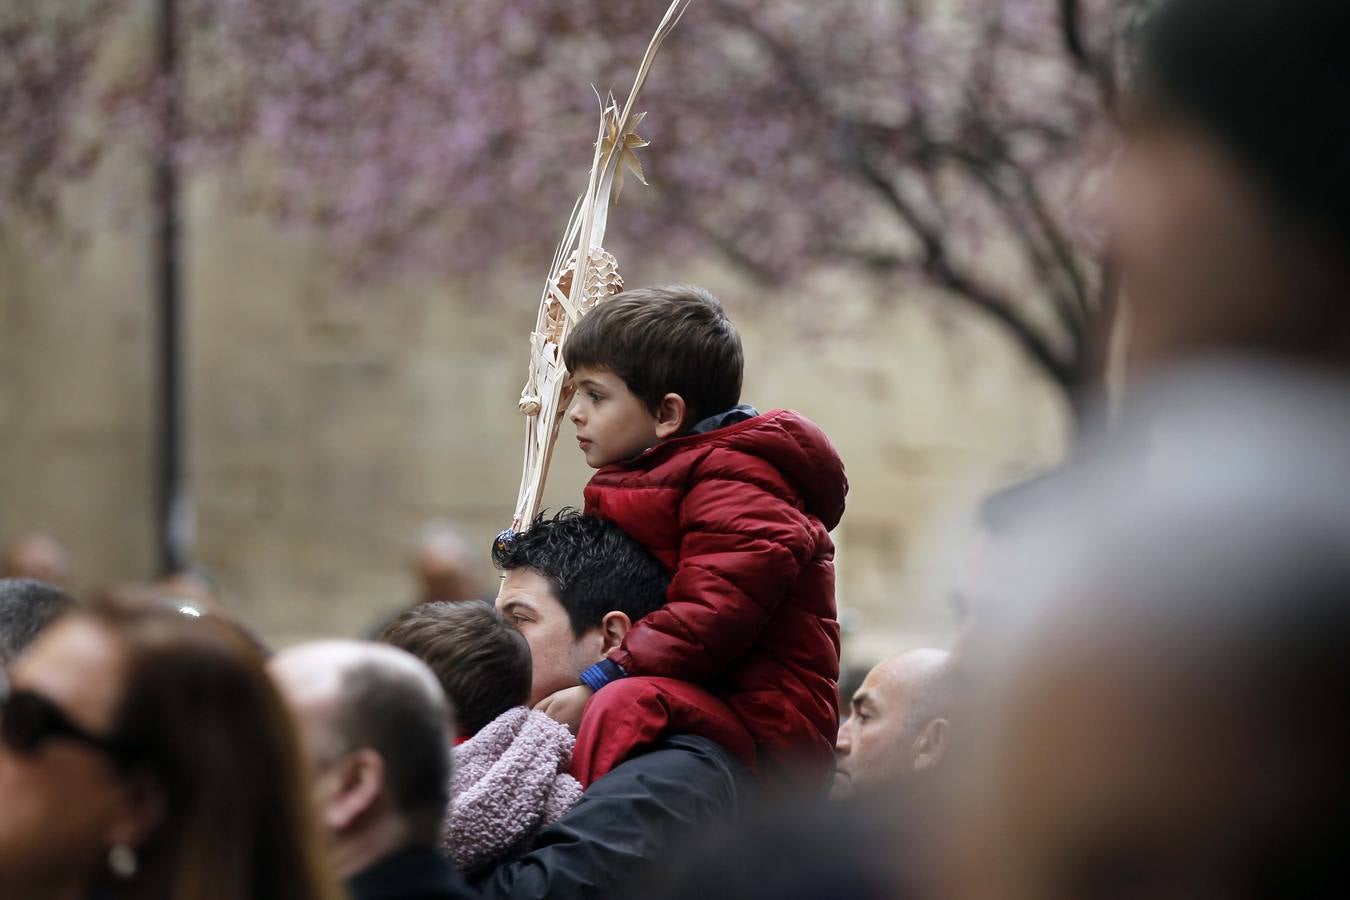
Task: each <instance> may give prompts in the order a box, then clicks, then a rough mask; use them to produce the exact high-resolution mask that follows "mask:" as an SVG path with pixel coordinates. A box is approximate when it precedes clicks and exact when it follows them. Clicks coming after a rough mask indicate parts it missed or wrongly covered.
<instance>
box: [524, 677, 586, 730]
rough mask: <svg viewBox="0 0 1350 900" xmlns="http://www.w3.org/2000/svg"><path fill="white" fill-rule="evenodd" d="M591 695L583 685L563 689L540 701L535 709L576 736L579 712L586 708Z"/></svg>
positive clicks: (579, 719) (579, 722) (579, 717)
mask: <svg viewBox="0 0 1350 900" xmlns="http://www.w3.org/2000/svg"><path fill="white" fill-rule="evenodd" d="M593 693H595V692H594V691H592V690H591V689H590V688H588V687H586V685H584V684H579V685H577V686H576V687H570V688H563V689H562V690H561V691H557V692H556V693H553V694H549V695H548V696H547V697H545V698H544V699H543V700H540V701H539V703H538V704H537V705H536V706H535V709H537V710H539V711H540V712H541V713H543V714H544V715H546V716H548V717H549V718H550V719H553V720H554V721H555V722H561V723H562V724H564V725H566V726H567V728H568V730H570V731H571V732H572V733H573V734H576V733H577V728H579V727H580V726H581V711H582V710H583V709H585V708H586V701H587V700H589V699H591V694H593Z"/></svg>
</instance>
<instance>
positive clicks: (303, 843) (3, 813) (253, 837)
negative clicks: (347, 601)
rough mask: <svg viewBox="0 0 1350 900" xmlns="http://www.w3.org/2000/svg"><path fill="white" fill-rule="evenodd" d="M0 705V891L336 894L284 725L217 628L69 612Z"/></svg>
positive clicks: (145, 615)
mask: <svg viewBox="0 0 1350 900" xmlns="http://www.w3.org/2000/svg"><path fill="white" fill-rule="evenodd" d="M3 697H4V699H3V703H2V704H0V797H3V798H4V802H3V803H0V896H4V897H52V898H56V897H87V896H93V895H95V894H96V893H97V894H98V896H108V897H116V898H152V897H153V898H160V897H174V898H182V900H208V898H211V900H214V898H220V900H234V898H244V897H249V898H257V900H264V898H272V900H283V898H301V900H317V898H325V900H326V898H330V897H334V896H335V894H334V887H333V885H332V884H331V883H330V881H329V879H328V876H327V874H326V871H325V870H326V864H325V863H326V861H325V859H324V858H323V856H322V854H321V853H320V850H319V843H318V832H317V830H316V828H315V825H314V822H313V821H312V818H311V815H310V805H309V797H308V794H307V791H306V782H305V769H304V767H303V765H302V763H301V759H300V755H299V747H298V744H297V742H296V739H295V735H294V732H293V730H292V726H291V723H290V718H289V716H288V715H287V712H286V709H285V707H284V706H283V704H282V702H281V698H280V696H279V695H278V694H277V692H276V690H275V688H274V687H273V686H272V683H271V681H270V679H269V678H268V677H267V673H266V672H265V671H264V669H263V665H262V660H261V658H260V657H259V655H258V653H257V651H256V650H255V649H254V647H253V646H252V645H251V644H249V643H248V642H247V640H246V639H244V638H243V637H242V636H241V635H240V634H239V633H238V632H237V631H236V630H235V629H233V628H231V627H230V626H229V625H227V624H225V623H223V622H220V621H217V620H215V619H214V618H212V617H205V618H191V617H187V616H184V615H181V614H179V613H178V612H176V611H173V610H167V609H164V608H162V607H134V606H118V605H110V604H100V605H95V606H93V607H91V608H88V609H82V610H79V611H76V612H72V613H69V614H68V615H66V616H65V617H63V618H62V619H60V620H58V621H57V622H56V623H55V624H53V625H52V626H51V627H50V628H48V629H47V630H46V631H44V632H43V633H42V635H41V636H40V637H39V638H38V639H37V641H36V642H35V643H34V644H33V645H32V646H31V647H29V648H28V650H27V651H26V652H25V653H24V654H23V655H22V656H21V657H20V658H19V659H18V661H16V662H15V663H14V665H13V666H12V667H11V668H10V671H9V678H8V685H7V687H6V688H5V689H4V691H3ZM100 891H102V893H99V892H100Z"/></svg>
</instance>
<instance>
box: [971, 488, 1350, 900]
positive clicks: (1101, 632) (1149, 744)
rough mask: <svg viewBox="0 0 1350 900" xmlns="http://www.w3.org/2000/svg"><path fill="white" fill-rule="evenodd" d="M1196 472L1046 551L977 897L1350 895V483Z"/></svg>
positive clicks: (1003, 663)
mask: <svg viewBox="0 0 1350 900" xmlns="http://www.w3.org/2000/svg"><path fill="white" fill-rule="evenodd" d="M1194 466H1195V469H1194V471H1193V472H1192V473H1191V475H1190V476H1189V477H1187V478H1185V479H1183V480H1180V481H1178V482H1177V483H1176V484H1174V485H1173V489H1172V490H1152V491H1141V490H1140V489H1139V487H1138V485H1136V484H1130V483H1120V484H1118V485H1115V486H1109V485H1108V486H1103V485H1100V484H1099V485H1098V488H1099V489H1098V490H1096V491H1095V492H1094V493H1093V494H1092V497H1091V502H1089V503H1086V504H1084V505H1083V506H1082V507H1079V508H1074V507H1071V506H1069V505H1067V504H1066V505H1065V506H1064V507H1063V508H1062V509H1061V510H1060V513H1061V515H1060V517H1059V520H1058V522H1056V523H1055V524H1053V525H1051V526H1049V527H1047V528H1046V531H1045V533H1044V534H1043V535H1042V536H1041V539H1040V540H1037V541H1035V542H1028V543H1027V544H1026V545H1025V548H1024V552H1026V553H1028V554H1030V556H1029V558H1027V559H1025V560H1024V562H1025V565H1024V568H1023V569H1022V570H1021V571H1022V572H1024V573H1027V574H1026V577H1024V578H1022V579H1021V580H1019V581H1018V582H1017V583H1014V584H1010V585H1009V591H1010V593H1018V592H1020V593H1021V594H1023V595H1024V596H1021V597H1019V600H1021V601H1022V602H1021V604H1020V605H1019V606H1018V607H1017V609H1016V611H1015V614H1014V615H1013V616H1012V617H1011V618H1012V619H1014V620H1015V621H1013V622H1011V623H1009V624H1008V625H1007V627H1005V628H1004V629H1003V630H1002V632H1001V634H1000V640H1001V644H1000V645H999V646H998V648H997V652H996V656H995V658H994V659H993V660H991V661H990V663H989V665H988V667H987V668H986V670H985V672H984V673H983V675H982V677H983V682H982V684H981V685H980V696H979V697H978V699H977V701H976V702H975V704H974V709H975V713H974V715H975V723H976V733H975V734H974V740H973V741H972V742H971V744H970V747H969V748H968V749H969V750H970V753H969V755H968V756H966V757H964V758H962V759H960V762H959V765H960V766H961V768H960V771H959V772H958V773H957V777H956V779H955V781H956V782H957V783H959V787H960V790H961V792H962V796H963V801H964V802H963V808H964V812H965V815H964V816H962V817H959V818H958V820H957V826H956V830H957V833H958V834H959V835H960V838H959V839H958V840H957V842H956V843H957V845H958V846H960V847H961V849H960V850H959V851H958V852H957V853H956V854H955V856H954V857H953V860H954V865H955V866H956V867H958V868H959V870H960V873H961V875H960V879H959V880H961V882H962V886H961V889H960V890H958V891H955V892H954V893H956V894H957V895H958V896H962V897H970V898H986V897H990V898H994V897H997V898H1017V900H1021V898H1028V900H1029V898H1037V900H1055V898H1071V897H1116V898H1134V897H1139V898H1145V897H1148V898H1154V897H1252V898H1255V897H1271V898H1274V897H1300V898H1308V897H1341V896H1348V895H1350V865H1347V862H1346V861H1347V860H1350V769H1348V768H1347V766H1346V764H1345V761H1346V759H1350V715H1347V712H1346V711H1347V710H1350V554H1347V553H1346V549H1345V548H1346V547H1350V503H1346V502H1345V501H1346V496H1345V495H1346V489H1347V486H1346V485H1344V484H1342V485H1341V486H1340V488H1339V489H1328V483H1327V482H1326V481H1325V480H1323V479H1321V478H1318V477H1316V475H1315V474H1310V477H1308V478H1306V479H1305V480H1304V482H1303V483H1302V484H1300V483H1298V482H1296V481H1294V480H1290V481H1287V482H1285V483H1283V484H1279V485H1261V486H1259V487H1256V488H1244V487H1243V484H1242V483H1241V482H1234V483H1225V479H1222V478H1210V479H1208V480H1206V479H1205V478H1204V477H1203V476H1202V475H1201V474H1199V473H1200V471H1201V470H1202V469H1203V468H1204V467H1205V466H1204V463H1202V462H1200V461H1197V462H1195V463H1194ZM1211 468H1212V466H1211Z"/></svg>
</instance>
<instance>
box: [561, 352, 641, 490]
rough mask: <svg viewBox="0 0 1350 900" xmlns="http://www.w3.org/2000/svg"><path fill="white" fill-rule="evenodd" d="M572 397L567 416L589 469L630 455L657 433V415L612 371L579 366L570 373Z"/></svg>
mask: <svg viewBox="0 0 1350 900" xmlns="http://www.w3.org/2000/svg"><path fill="white" fill-rule="evenodd" d="M572 379H573V381H574V382H575V384H576V388H577V393H576V397H575V398H574V399H573V400H572V409H571V411H570V412H569V414H568V418H570V419H571V420H572V424H573V425H575V426H577V443H579V444H580V445H581V452H582V454H584V455H585V457H586V465H588V466H590V467H591V468H592V469H598V468H600V467H601V466H607V465H609V464H610V463H615V462H621V461H623V460H625V459H632V458H633V457H634V456H637V455H638V454H639V453H641V452H642V451H644V450H646V449H647V448H648V447H653V446H655V445H656V444H657V443H658V442H659V441H660V440H661V437H660V435H659V434H658V431H657V424H658V423H657V418H656V416H655V415H653V414H652V412H651V410H649V409H648V408H647V404H645V403H643V402H642V401H641V400H640V399H639V398H638V396H637V395H636V394H634V393H633V392H632V391H630V390H629V389H628V385H626V384H624V383H623V379H622V378H620V377H619V376H617V375H615V374H614V373H613V372H604V371H601V370H599V369H590V368H580V369H577V371H575V372H573V373H572Z"/></svg>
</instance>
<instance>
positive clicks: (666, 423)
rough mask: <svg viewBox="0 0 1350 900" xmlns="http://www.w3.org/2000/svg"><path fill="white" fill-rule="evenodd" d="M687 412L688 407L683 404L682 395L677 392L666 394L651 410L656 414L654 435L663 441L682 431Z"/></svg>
mask: <svg viewBox="0 0 1350 900" xmlns="http://www.w3.org/2000/svg"><path fill="white" fill-rule="evenodd" d="M688 414H689V408H688V407H687V406H686V405H685V403H684V398H683V397H681V396H680V395H679V394H666V395H665V396H664V397H662V398H661V402H659V403H657V404H656V409H655V410H653V415H655V416H656V436H657V437H658V438H660V439H661V440H663V441H664V440H665V439H666V438H669V437H675V436H676V435H678V434H679V433H680V432H682V431H684V417H685V416H686V415H688Z"/></svg>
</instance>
